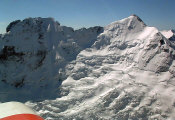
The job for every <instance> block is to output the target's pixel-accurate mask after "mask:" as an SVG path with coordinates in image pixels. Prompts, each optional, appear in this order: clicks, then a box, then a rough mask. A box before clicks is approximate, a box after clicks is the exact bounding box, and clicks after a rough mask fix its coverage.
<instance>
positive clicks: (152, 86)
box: [0, 15, 175, 120]
mask: <svg viewBox="0 0 175 120" xmlns="http://www.w3.org/2000/svg"><path fill="white" fill-rule="evenodd" d="M58 26H59V27H60V28H62V30H63V32H64V35H63V36H61V37H60V36H59V37H57V35H59V34H61V32H56V30H54V27H50V28H49V30H50V32H48V31H47V32H45V34H46V38H47V39H46V38H45V37H44V41H45V42H44V47H42V48H43V49H44V50H47V49H48V48H50V49H49V50H50V51H47V52H49V53H47V57H48V58H47V57H46V58H45V62H44V63H43V64H42V67H43V69H40V68H38V69H37V70H38V73H36V76H37V75H41V76H45V77H48V78H50V77H51V78H52V77H53V76H56V77H55V78H54V79H51V81H48V80H46V79H44V80H43V82H41V83H44V82H46V83H45V84H46V85H49V86H48V87H46V88H47V89H46V88H45V89H44V90H45V91H43V94H44V93H45V96H49V95H50V94H53V93H57V94H58V93H59V95H58V96H56V97H57V98H52V100H51V99H49V97H48V98H47V100H43V99H42V100H41V101H39V102H36V101H28V102H26V105H28V106H30V107H32V108H33V109H35V110H36V111H37V112H38V113H39V114H40V115H41V116H42V117H44V118H45V119H46V120H58V119H64V120H71V119H77V120H79V119H87V120H88V119H90V120H92V119H94V120H95V119H102V120H103V119H105V120H110V119H117V120H118V119H119V120H121V119H122V120H127V119H132V120H138V119H140V120H142V119H160V120H162V119H171V120H173V119H175V115H174V112H175V92H174V91H175V78H174V76H175V61H174V60H175V50H174V48H175V46H174V44H173V43H172V42H171V41H170V40H168V39H167V38H165V37H164V36H163V35H162V34H161V33H160V32H159V31H158V30H157V29H156V28H154V27H148V26H147V25H146V24H145V23H144V22H143V21H142V20H141V19H140V18H139V17H138V16H136V15H132V16H129V17H128V18H125V19H122V20H120V21H116V22H113V23H111V24H109V25H107V26H106V27H104V31H103V29H102V28H99V27H95V28H89V29H80V30H78V31H75V32H74V33H72V32H71V29H69V28H68V27H65V26H60V25H58ZM43 28H44V27H43ZM47 30H48V27H47ZM72 31H73V30H72ZM94 31H95V32H94ZM99 31H100V32H99ZM54 32H56V33H54ZM11 33H12V32H11ZM11 33H8V34H11ZM34 33H35V32H34ZM34 33H33V34H34ZM65 33H67V34H68V35H67V34H66V35H65ZM93 33H94V34H93ZM8 34H7V36H8ZM33 34H32V35H33ZM45 34H44V35H45ZM53 36H54V37H53ZM70 36H71V37H70ZM87 37H89V38H90V39H91V40H90V39H89V38H87ZM55 38H57V39H58V38H60V39H59V40H58V41H60V42H59V43H57V42H58V41H56V40H55ZM63 38H64V40H63ZM1 39H2V38H1ZM3 40H5V39H4V38H3ZM3 40H2V41H3ZM21 40H22V39H21ZM52 40H53V41H52ZM51 41H52V42H51ZM50 42H51V43H50ZM4 43H5V42H4ZM4 43H3V44H4ZM68 43H72V44H69V45H68V46H67V44H68ZM19 44H20V43H18V45H19ZM55 44H56V45H55ZM49 46H51V47H49ZM53 46H54V47H53ZM60 46H66V47H65V49H66V50H65V49H64V50H65V51H67V49H68V48H71V50H70V52H71V54H70V56H66V54H65V53H66V52H65V51H64V52H63V50H62V49H60V48H62V47H60ZM71 46H75V47H73V48H74V49H72V47H71ZM36 48H37V47H36ZM85 48H86V49H85ZM33 49H34V48H32V50H33ZM73 50H78V51H77V52H75V51H73ZM19 52H21V51H19ZM55 52H56V55H57V57H55V56H54V55H55ZM63 53H64V54H63ZM53 56H54V57H53ZM52 57H53V58H52ZM32 58H33V57H32ZM49 58H50V61H49ZM55 58H60V59H61V60H62V59H64V60H66V63H64V62H60V61H61V60H60V61H59V62H55ZM33 59H34V58H33ZM51 60H52V61H51ZM56 60H57V59H56ZM64 60H63V61H64ZM28 61H31V60H28ZM28 61H27V62H26V63H28ZM32 61H34V62H35V59H34V60H32ZM36 61H37V60H36ZM56 63H58V64H56ZM60 63H61V65H63V66H61V67H60ZM63 63H64V64H63ZM12 64H14V63H12ZM53 64H54V65H53ZM22 65H23V64H22ZM49 66H52V67H51V68H50V69H48V68H49ZM58 66H59V67H58ZM8 67H9V66H8ZM25 68H26V67H25ZM44 68H45V69H44ZM53 68H54V69H53ZM60 68H61V69H60ZM4 69H5V67H4ZM55 69H56V70H55ZM39 70H41V71H39ZM53 70H55V71H57V73H56V72H55V74H53V73H54V72H51V71H53ZM1 71H2V70H1ZM42 72H43V73H44V72H45V73H47V74H43V73H42ZM49 72H51V73H52V75H49V74H48V73H49ZM24 73H26V72H24ZM58 73H59V74H58ZM33 74H34V72H32V73H31V75H33ZM27 75H28V74H27ZM33 76H34V75H33ZM41 76H38V78H41ZM60 76H62V78H61V79H62V80H63V82H62V83H60V86H59V85H58V79H59V78H60ZM36 78H37V77H36ZM30 80H35V84H36V86H35V87H34V88H37V85H38V84H41V83H37V82H38V80H37V79H30ZM0 85H2V83H1V84H0ZM51 85H55V86H59V88H58V89H53V88H55V87H53V86H52V87H50V86H51ZM3 86H4V85H3ZM3 86H2V87H3ZM24 88H25V86H24ZM49 88H50V90H51V92H50V91H49ZM21 89H23V87H21V88H20V89H19V90H21ZM53 90H59V92H58V91H53ZM40 94H41V92H40ZM54 95H56V94H54ZM1 96H2V95H1ZM4 96H5V97H6V96H8V95H4ZM26 99H27V98H26Z"/></svg>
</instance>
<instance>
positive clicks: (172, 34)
mask: <svg viewBox="0 0 175 120" xmlns="http://www.w3.org/2000/svg"><path fill="white" fill-rule="evenodd" d="M160 32H161V33H162V35H164V36H165V37H166V38H167V39H169V40H170V41H172V42H174V41H175V31H174V30H164V31H160Z"/></svg>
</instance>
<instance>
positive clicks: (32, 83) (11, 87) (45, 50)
mask: <svg viewBox="0 0 175 120" xmlns="http://www.w3.org/2000/svg"><path fill="white" fill-rule="evenodd" d="M101 32H103V28H102V27H92V28H89V29H86V28H84V29H80V30H73V28H70V27H65V26H60V24H59V23H58V22H56V21H54V20H53V19H52V18H28V19H25V20H23V21H20V20H17V21H14V22H12V23H10V24H9V26H8V27H7V33H6V34H4V35H2V36H1V39H0V82H1V84H0V85H1V88H0V89H1V93H3V94H6V95H7V94H8V95H7V98H6V97H5V98H4V97H2V98H1V99H2V100H3V99H4V100H7V99H10V100H13V99H16V100H20V98H24V99H38V94H40V96H41V97H39V98H41V99H42V96H43V97H46V98H48V97H49V96H50V97H52V96H54V97H55V96H57V93H54V94H53V92H52V90H53V88H55V90H56V89H57V87H59V85H60V83H61V82H62V79H63V78H62V77H63V75H62V73H61V70H62V69H64V67H65V65H66V64H67V63H68V62H71V61H72V60H75V59H76V56H77V54H78V53H79V52H80V51H81V50H83V49H85V48H87V47H90V46H91V45H92V44H93V43H94V41H95V40H96V37H97V36H98V34H100V33H101ZM50 89H51V90H50ZM48 91H50V93H48ZM45 92H47V93H48V94H47V95H45ZM18 93H19V94H20V95H19V94H18ZM48 95H49V96H48Z"/></svg>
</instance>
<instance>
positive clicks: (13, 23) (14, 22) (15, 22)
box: [6, 20, 21, 32]
mask: <svg viewBox="0 0 175 120" xmlns="http://www.w3.org/2000/svg"><path fill="white" fill-rule="evenodd" d="M19 22H21V20H15V21H13V22H11V23H10V24H9V25H8V26H7V28H6V32H9V31H10V30H11V28H12V27H13V26H15V25H16V24H17V23H19Z"/></svg>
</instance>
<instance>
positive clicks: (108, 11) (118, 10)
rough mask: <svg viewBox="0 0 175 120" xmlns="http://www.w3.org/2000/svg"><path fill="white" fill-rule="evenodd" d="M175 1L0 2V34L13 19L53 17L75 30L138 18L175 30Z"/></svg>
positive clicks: (21, 0) (47, 0) (149, 23)
mask: <svg viewBox="0 0 175 120" xmlns="http://www.w3.org/2000/svg"><path fill="white" fill-rule="evenodd" d="M174 8H175V0H0V33H3V32H5V28H6V26H7V25H8V24H9V23H10V22H11V21H14V20H17V19H21V20H23V19H24V18H27V17H53V18H55V20H57V21H59V22H60V23H61V24H62V25H66V26H70V27H73V28H75V29H77V28H81V27H91V26H95V25H100V26H105V25H107V24H109V23H111V22H113V21H116V20H120V19H122V18H125V17H128V16H130V15H131V14H133V13H134V14H136V15H138V16H139V17H140V18H141V19H142V20H143V21H144V22H145V23H146V24H147V25H149V26H154V27H157V28H158V29H159V30H163V29H175V9H174Z"/></svg>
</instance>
